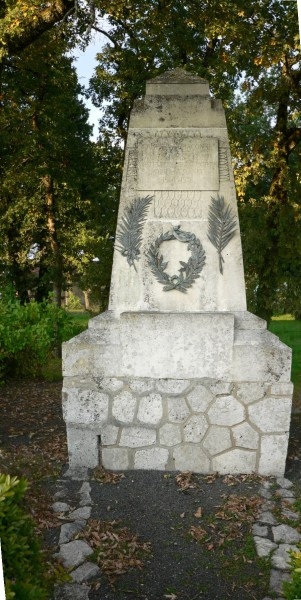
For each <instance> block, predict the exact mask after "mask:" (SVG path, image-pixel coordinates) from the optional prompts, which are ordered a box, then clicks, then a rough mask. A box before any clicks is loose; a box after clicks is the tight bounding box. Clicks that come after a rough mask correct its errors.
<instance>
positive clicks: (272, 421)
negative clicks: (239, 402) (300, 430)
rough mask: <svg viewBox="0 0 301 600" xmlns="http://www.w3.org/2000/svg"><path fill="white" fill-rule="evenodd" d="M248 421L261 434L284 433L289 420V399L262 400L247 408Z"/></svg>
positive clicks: (287, 428)
mask: <svg viewBox="0 0 301 600" xmlns="http://www.w3.org/2000/svg"><path fill="white" fill-rule="evenodd" d="M248 412H249V419H250V421H251V423H254V425H256V427H258V429H260V430H261V431H262V432H263V433H276V432H281V433H283V432H286V431H288V430H289V426H290V420H291V399H290V398H275V397H273V396H271V397H269V398H263V399H262V400H259V402H256V403H255V404H252V405H251V406H249V407H248Z"/></svg>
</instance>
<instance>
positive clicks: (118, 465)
mask: <svg viewBox="0 0 301 600" xmlns="http://www.w3.org/2000/svg"><path fill="white" fill-rule="evenodd" d="M101 458H102V465H103V467H104V468H105V469H109V470H112V471H123V470H124V469H128V468H129V455H128V450H127V448H103V449H102V452H101Z"/></svg>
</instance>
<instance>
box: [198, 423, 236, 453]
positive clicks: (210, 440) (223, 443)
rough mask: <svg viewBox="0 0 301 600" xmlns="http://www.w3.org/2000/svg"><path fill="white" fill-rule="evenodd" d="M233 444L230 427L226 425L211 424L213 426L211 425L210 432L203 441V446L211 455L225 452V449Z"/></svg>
mask: <svg viewBox="0 0 301 600" xmlns="http://www.w3.org/2000/svg"><path fill="white" fill-rule="evenodd" d="M231 445H232V442H231V435H230V430H229V429H227V428H226V427H219V426H218V425H211V427H209V430H208V433H207V434H206V437H205V439H204V441H203V446H204V448H205V450H207V451H208V453H209V454H210V455H211V456H214V455H215V454H219V453H220V452H224V450H228V448H231Z"/></svg>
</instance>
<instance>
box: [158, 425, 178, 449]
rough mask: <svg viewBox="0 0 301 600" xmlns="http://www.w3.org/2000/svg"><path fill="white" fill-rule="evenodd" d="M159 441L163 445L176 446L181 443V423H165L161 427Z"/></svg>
mask: <svg viewBox="0 0 301 600" xmlns="http://www.w3.org/2000/svg"><path fill="white" fill-rule="evenodd" d="M159 442H160V444H161V445H162V446H176V445H177V444H180V443H181V429H180V426H179V425H175V424H173V423H165V425H163V426H162V427H161V428H160V429H159Z"/></svg>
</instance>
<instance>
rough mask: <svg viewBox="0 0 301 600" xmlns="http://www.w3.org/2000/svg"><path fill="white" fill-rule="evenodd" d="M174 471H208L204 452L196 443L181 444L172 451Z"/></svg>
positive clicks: (207, 461) (207, 459) (207, 462)
mask: <svg viewBox="0 0 301 600" xmlns="http://www.w3.org/2000/svg"><path fill="white" fill-rule="evenodd" d="M173 458H174V461H175V469H176V471H193V472H195V473H209V472H210V462H209V458H208V456H207V455H206V454H205V452H204V451H203V450H202V448H200V447H199V446H197V445H196V444H182V445H181V446H178V447H177V448H175V449H174V451H173Z"/></svg>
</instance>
